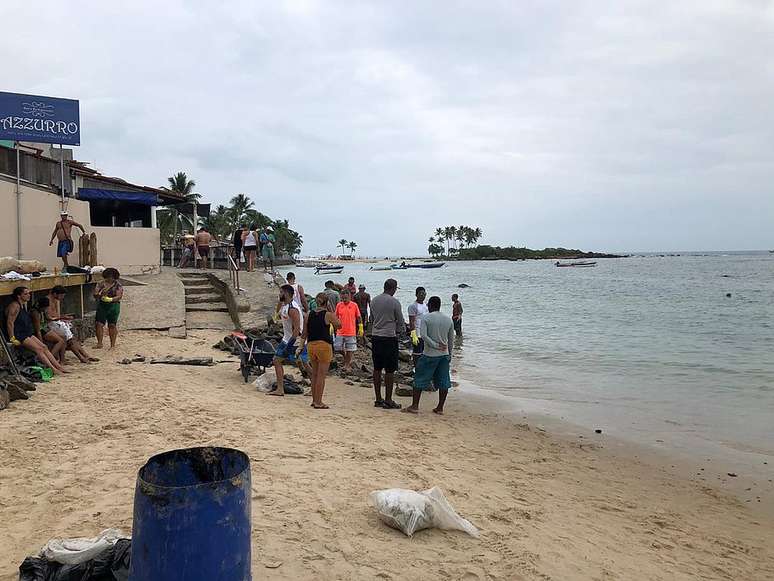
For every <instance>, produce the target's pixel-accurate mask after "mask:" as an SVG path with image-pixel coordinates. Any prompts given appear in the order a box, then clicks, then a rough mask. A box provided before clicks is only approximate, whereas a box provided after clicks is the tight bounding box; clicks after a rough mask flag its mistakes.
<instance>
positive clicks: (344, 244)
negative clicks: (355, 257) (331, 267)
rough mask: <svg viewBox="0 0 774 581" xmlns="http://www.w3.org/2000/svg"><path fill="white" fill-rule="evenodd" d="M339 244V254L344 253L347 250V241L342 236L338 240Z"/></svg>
mask: <svg viewBox="0 0 774 581" xmlns="http://www.w3.org/2000/svg"><path fill="white" fill-rule="evenodd" d="M339 246H341V254H342V255H343V254H345V253H346V251H347V241H346V240H344V238H342V239H341V240H339Z"/></svg>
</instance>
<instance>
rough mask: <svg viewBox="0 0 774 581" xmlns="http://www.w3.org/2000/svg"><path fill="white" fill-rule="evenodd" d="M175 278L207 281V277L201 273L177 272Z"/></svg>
mask: <svg viewBox="0 0 774 581" xmlns="http://www.w3.org/2000/svg"><path fill="white" fill-rule="evenodd" d="M177 276H179V277H180V278H184V279H187V280H191V279H197V278H200V279H203V280H209V276H208V275H206V274H203V273H201V272H178V273H177Z"/></svg>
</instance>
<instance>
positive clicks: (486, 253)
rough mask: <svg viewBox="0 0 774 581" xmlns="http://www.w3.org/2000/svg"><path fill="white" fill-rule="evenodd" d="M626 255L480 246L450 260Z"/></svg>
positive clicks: (622, 255)
mask: <svg viewBox="0 0 774 581" xmlns="http://www.w3.org/2000/svg"><path fill="white" fill-rule="evenodd" d="M627 256H628V255H626V254H607V253H603V252H584V251H583V250H578V249H575V248H544V249H543V250H533V249H532V248H524V247H521V248H517V247H515V246H506V247H504V248H503V247H501V246H489V245H488V244H482V245H480V246H475V247H471V248H460V249H458V250H457V251H456V252H454V253H452V256H450V257H449V259H450V260H540V259H552V260H560V259H564V260H567V259H576V258H626V257H627Z"/></svg>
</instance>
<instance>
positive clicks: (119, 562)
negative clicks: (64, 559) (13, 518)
mask: <svg viewBox="0 0 774 581" xmlns="http://www.w3.org/2000/svg"><path fill="white" fill-rule="evenodd" d="M131 555H132V540H131V539H119V540H118V541H116V544H115V545H113V546H112V547H110V548H108V549H105V550H104V551H102V552H101V553H100V554H99V555H97V556H96V557H94V558H93V559H92V560H90V561H86V562H85V563H80V564H78V565H62V564H61V563H56V562H54V561H48V560H46V559H45V558H43V557H27V558H26V559H24V562H23V563H22V564H21V565H20V566H19V581H128V579H129V562H130V558H131Z"/></svg>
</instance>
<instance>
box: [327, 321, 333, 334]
mask: <svg viewBox="0 0 774 581" xmlns="http://www.w3.org/2000/svg"><path fill="white" fill-rule="evenodd" d="M328 332H329V333H330V334H331V337H333V323H331V324H329V325H328Z"/></svg>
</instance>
